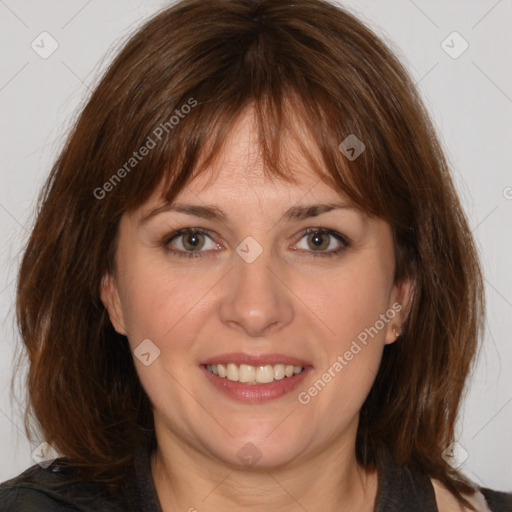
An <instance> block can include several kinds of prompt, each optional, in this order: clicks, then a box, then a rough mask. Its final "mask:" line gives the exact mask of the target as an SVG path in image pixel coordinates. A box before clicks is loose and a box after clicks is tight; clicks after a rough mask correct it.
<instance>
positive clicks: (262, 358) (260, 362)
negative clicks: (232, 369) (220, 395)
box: [200, 352, 311, 367]
mask: <svg viewBox="0 0 512 512" xmlns="http://www.w3.org/2000/svg"><path fill="white" fill-rule="evenodd" d="M228 363H234V364H236V365H241V364H246V365H248V366H255V367H258V366H265V365H268V364H270V365H275V364H284V365H292V366H302V367H306V366H311V363H309V362H308V361H306V360H305V359H298V358H296V357H293V356H288V355H284V354H264V355H252V354H245V353H243V352H236V353H230V354H221V355H218V356H214V357H211V358H208V359H207V360H205V361H202V362H201V363H200V364H201V365H204V366H206V365H207V364H209V365H216V364H228Z"/></svg>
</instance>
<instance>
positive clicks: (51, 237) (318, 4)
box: [17, 0, 484, 505]
mask: <svg viewBox="0 0 512 512" xmlns="http://www.w3.org/2000/svg"><path fill="white" fill-rule="evenodd" d="M292 104H293V109H294V113H295V115H297V116H298V119H300V122H301V123H303V125H304V126H305V127H306V128H307V130H308V131H309V133H310V134H311V137H312V140H313V141H314V142H315V144H316V146H317V147H318V149H319V151H320V153H321V155H322V162H317V164H318V165H317V166H316V168H317V170H318V169H319V177H320V178H321V179H323V180H325V181H326V183H328V184H330V185H331V186H333V187H335V188H336V189H337V190H339V191H340V192H343V193H345V194H347V195H348V196H349V198H350V199H351V200H352V201H353V202H354V203H356V204H357V205H359V206H360V207H361V208H362V209H364V210H365V211H366V212H368V213H369V214H371V215H375V216H378V217H380V218H383V219H385V220H386V221H388V222H389V223H390V225H391V228H392V231H393V235H394V244H395V254H396V271H395V280H396V282H400V281H401V280H403V279H404V278H405V277H409V278H411V279H412V280H413V282H414V290H415V291H414V296H413V300H412V305H411V308H410V312H409V315H408V318H407V320H406V324H405V326H404V327H405V334H404V335H403V336H401V339H400V341H399V342H397V343H393V344H391V345H389V346H386V348H385V351H384V356H383V360H382V363H381V367H380V370H379V373H378V375H377V377H376V380H375V383H374V385H373V387H372V389H371V391H370V394H369V396H368V398H367V400H366V402H365V403H364V406H363V408H362V411H361V416H360V424H359V430H358V435H357V442H356V452H357V457H358V460H359V462H360V463H361V464H363V465H364V466H365V467H366V468H373V467H375V465H376V461H377V458H378V454H379V451H380V450H381V449H382V447H387V448H389V450H390V451H391V453H392V455H393V456H394V458H395V459H396V460H397V461H398V462H399V463H408V464H411V465H414V466H416V467H417V468H419V469H420V470H421V471H424V472H425V473H427V474H428V475H429V476H430V477H432V478H437V479H439V480H440V481H441V482H442V483H443V484H444V485H445V486H446V487H447V488H448V489H449V490H450V491H451V492H452V493H453V494H454V495H455V496H456V497H457V498H458V499H459V500H460V501H461V503H464V504H465V505H468V503H467V501H466V500H465V499H464V498H463V496H462V494H463V493H469V494H471V493H472V490H473V487H472V485H471V483H470V482H469V481H468V480H467V479H465V477H464V476H463V475H462V474H460V473H459V472H457V471H456V470H454V469H452V467H451V466H450V465H449V464H448V463H447V462H446V461H445V460H444V458H443V457H442V452H443V450H444V449H445V448H446V447H447V446H448V445H449V444H450V443H451V442H452V441H454V424H455V421H456V418H457V412H458V407H459V403H460V400H461V397H462V394H463V392H464V389H465V382H466V378H467V376H468V374H469V372H470V370H471V365H472V361H473V360H474V355H475V353H476V347H477V343H478V340H479V337H480V333H481V329H482V316H483V306H484V303H483V294H482V277H481V272H480V269H479V264H478V260H477V255H476V251H475V247H474V242H473V240H472V236H471V232H470V229H469V228H468V224H467V221H466V218H465V215H464V213H463V210H462V208H461V204H460V202H459V199H458V197H457V195H456V192H455V189H454V185H453V182H452V179H451V177H450V174H449V170H448V166H447V162H446V160H445V157H444V155H443V152H442V149H441V147H440V144H439V142H438V140H437V138H436V135H435V133H434V129H433V127H432V125H431V122H430V121H429V117H428V115H427V113H426V111H425V108H424V107H423V105H422V102H421V100H420V98H419V97H418V94H417V91H416V90H415V87H414V84H413V83H412V82H411V80H410V78H409V77H408V75H407V73H406V71H405V70H404V68H403V66H402V65H401V64H400V62H399V61H398V60H397V58H396V57H395V56H394V55H393V54H392V53H391V51H390V50H389V49H388V48H387V47H386V45H385V44H384V43H383V42H382V41H381V40H380V39H379V38H378V37H377V36H376V35H375V34H374V33H373V32H371V31H370V30H369V29H368V28H367V27H365V26H364V25H363V24H362V23H361V22H360V21H358V20H357V19H356V18H355V17H354V16H352V15H351V14H349V13H347V12H346V11H345V10H343V9H341V8H339V7H336V6H334V5H332V4H330V3H327V2H325V1H323V0H277V1H276V0H212V1H209V2H204V1H203V0H184V1H181V2H179V3H178V4H176V5H174V6H171V7H170V8H167V9H165V10H163V11H162V12H160V13H159V14H157V15H156V16H155V17H154V18H153V19H151V20H150V21H149V22H147V23H145V25H144V26H143V27H142V28H140V30H138V31H137V33H136V34H135V35H134V36H133V37H131V38H130V39H129V40H128V42H127V43H126V45H125V46H124V48H123V49H122V51H121V52H120V53H119V55H118V56H117V58H116V59H115V60H114V61H113V62H112V64H111V65H110V66H109V68H108V70H107V71H106V73H105V75H104V77H103V78H102V80H101V81H100V83H99V84H98V86H97V87H96V89H95V90H94V92H93V93H92V96H91V97H90V99H89V100H88V102H87V104H86V106H85V108H84V109H83V111H82V112H81V114H80V116H79V118H78V119H77V121H76V123H75V125H74V128H73V130H72V132H71V133H70V135H69V138H68V140H67V142H66V144H65V146H64V148H63V150H62V152H61V154H60V156H59V157H58V159H57V161H56V163H55V165H54V167H53V169H52V171H51V174H50V176H49V178H48V181H47V183H46V185H45V188H44V190H43V192H42V195H41V197H40V202H39V212H38V216H37V220H36V224H35V227H34V229H33V231H32V234H31V236H30V239H29V241H28V244H27V247H26V250H25V253H24V257H23V261H22V264H21V268H20V271H19V281H18V288H17V320H18V324H19V328H20V330H21V334H22V337H23V341H24V344H25V347H26V350H27V353H28V358H29V362H30V367H29V373H28V394H29V402H30V403H29V407H28V408H27V413H26V428H27V431H30V425H29V418H30V417H34V418H36V419H37V422H38V424H39V428H40V429H41V431H42V433H43V434H44V436H45V438H46V440H47V441H48V442H49V443H50V444H51V445H53V446H54V447H55V448H56V449H57V450H58V451H59V452H60V453H61V454H63V455H64V456H66V457H67V458H68V460H70V461H72V463H73V464H75V465H76V466H78V467H79V468H81V471H82V474H83V475H85V476H87V477H89V478H93V479H95V480H97V481H98V482H100V483H105V484H106V483H107V482H114V483H115V482H118V481H119V480H120V479H121V478H122V476H123V474H124V471H125V470H126V469H127V468H128V467H129V466H130V464H131V463H132V457H133V451H134V446H135V445H136V443H137V442H138V439H139V435H140V432H141V431H148V430H149V431H150V430H151V429H152V428H153V418H152V412H151V406H150V402H149V399H148V397H147V395H146V394H145V392H144V390H143V389H142V386H141V384H140V382H139V379H138V377H137V374H136V371H135V367H134V364H133V357H132V354H131V351H130V348H129V345H128V343H127V339H126V338H125V337H124V336H121V335H119V334H118V333H116V331H115V330H114V329H113V326H112V324H111V323H110V320H109V317H108V315H107V312H106V310H105V308H104V307H103V304H102V303H101V301H100V297H99V290H100V283H101V279H102V277H103V276H104V275H106V274H107V273H112V274H113V273H114V272H115V268H114V254H115V251H116V235H117V229H118V224H119V220H120V218H121V216H122V215H123V213H125V212H127V211H132V210H133V209H135V208H137V207H139V206H140V205H142V204H143V203H144V202H145V201H146V200H147V199H148V198H149V196H150V194H151V193H152V192H154V191H155V190H156V189H157V187H158V186H159V185H160V184H163V185H164V197H165V198H166V199H167V200H169V201H172V199H173V198H174V197H175V196H176V195H177V194H178V193H179V192H180V190H182V189H183V187H184V186H185V185H186V184H187V183H188V182H189V181H190V180H191V179H192V177H193V176H194V173H198V172H199V171H200V169H202V168H204V167H205V166H206V165H207V164H208V163H209V162H211V160H212V158H214V157H215V155H217V154H218V152H219V150H220V148H221V145H222V142H223V141H224V140H225V137H226V134H227V133H229V129H230V127H232V126H233V123H234V122H235V120H236V119H237V118H238V117H239V115H240V114H241V112H242V111H243V110H244V109H245V108H246V107H248V106H249V105H254V106H255V107H256V112H257V120H258V129H259V133H260V141H261V146H262V149H263V155H264V158H265V162H266V164H267V167H268V173H269V175H271V176H275V177H280V178H282V179H286V180H293V176H292V173H291V171H290V170H289V169H287V168H286V166H284V165H282V164H283V161H282V151H280V149H281V140H282V136H283V133H284V128H285V127H286V128H289V129H290V131H291V132H293V130H294V125H293V122H291V121H290V118H291V116H290V115H289V111H288V110H287V105H288V107H289V106H290V105H292ZM184 105H188V108H185V107H184ZM158 129H159V130H158ZM350 134H355V135H356V136H357V137H358V138H359V139H360V140H361V141H363V143H364V144H365V146H366V150H365V151H364V152H363V153H362V154H361V155H360V156H359V157H358V158H357V159H355V160H350V159H347V158H346V157H345V156H344V154H343V153H342V152H341V151H340V149H339V148H338V146H339V144H340V143H341V142H342V141H343V140H344V139H345V138H346V137H347V136H348V135H350ZM298 140H299V139H298ZM150 141H151V142H150ZM142 147H146V148H147V149H148V151H142ZM206 148H207V149H206ZM139 150H140V151H139ZM134 152H135V153H134ZM142 153H144V155H142ZM201 159H204V162H203V161H202V160H201ZM200 162H201V163H202V165H198V164H199V163H200ZM322 169H323V171H322ZM77 422H78V426H77ZM29 435H30V432H29Z"/></svg>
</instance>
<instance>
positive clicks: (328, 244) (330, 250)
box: [296, 228, 350, 257]
mask: <svg viewBox="0 0 512 512" xmlns="http://www.w3.org/2000/svg"><path fill="white" fill-rule="evenodd" d="M301 245H302V247H301ZM296 247H297V248H299V249H300V250H301V252H303V253H305V254H306V255H309V256H313V257H317V256H319V257H324V256H325V257H329V256H336V255H338V254H340V253H341V252H343V251H344V250H345V249H347V248H348V247H350V242H349V239H348V238H347V237H346V236H345V235H342V234H341V233H338V232H337V231H333V230H331V229H325V228H309V229H306V230H305V231H303V233H302V237H301V239H300V241H299V243H298V244H297V245H296Z"/></svg>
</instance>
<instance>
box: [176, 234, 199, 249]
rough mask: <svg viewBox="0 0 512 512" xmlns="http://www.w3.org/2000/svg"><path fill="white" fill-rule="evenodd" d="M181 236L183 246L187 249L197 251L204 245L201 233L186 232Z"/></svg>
mask: <svg viewBox="0 0 512 512" xmlns="http://www.w3.org/2000/svg"><path fill="white" fill-rule="evenodd" d="M181 236H182V240H183V242H182V243H183V247H184V248H185V249H186V250H187V251H198V250H199V249H201V248H202V247H203V246H204V234H203V233H186V234H184V235H181Z"/></svg>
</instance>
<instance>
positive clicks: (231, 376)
mask: <svg viewBox="0 0 512 512" xmlns="http://www.w3.org/2000/svg"><path fill="white" fill-rule="evenodd" d="M206 369H207V370H208V371H209V372H211V373H213V374H214V375H217V376H219V377H223V378H227V379H228V380H232V381H235V382H247V383H249V384H251V383H253V384H255V383H261V384H264V383H267V382H272V381H274V380H281V379H284V378H285V377H292V376H293V375H296V374H297V373H300V372H301V371H302V370H303V367H302V366H294V365H293V364H274V365H272V364H266V365H264V366H249V365H248V364H240V365H238V364H234V363H228V364H207V365H206Z"/></svg>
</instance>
